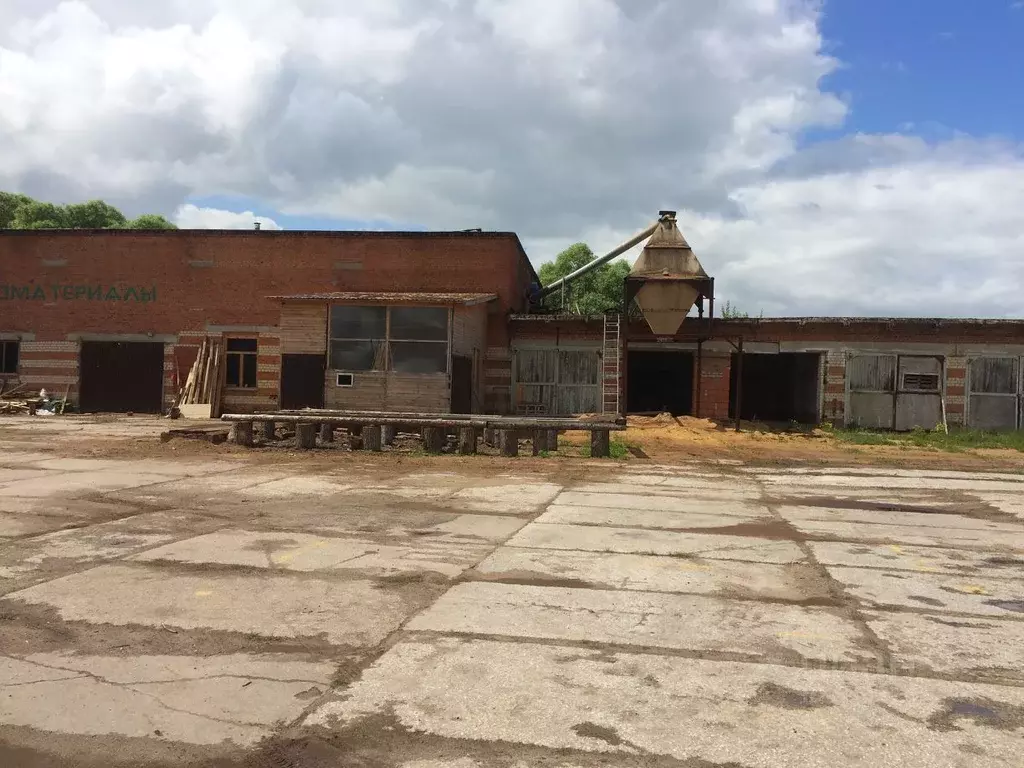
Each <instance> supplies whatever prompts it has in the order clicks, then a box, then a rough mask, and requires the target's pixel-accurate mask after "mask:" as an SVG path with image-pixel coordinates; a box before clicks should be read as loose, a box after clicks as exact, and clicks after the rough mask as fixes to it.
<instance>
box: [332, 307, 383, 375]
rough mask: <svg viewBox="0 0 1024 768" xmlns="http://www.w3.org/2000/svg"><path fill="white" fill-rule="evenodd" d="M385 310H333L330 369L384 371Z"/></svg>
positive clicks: (356, 308) (360, 308) (347, 308)
mask: <svg viewBox="0 0 1024 768" xmlns="http://www.w3.org/2000/svg"><path fill="white" fill-rule="evenodd" d="M387 327H388V322H387V308H386V307H331V368H332V369H334V370H340V371H383V370H384V361H385V358H384V349H385V341H386V337H387Z"/></svg>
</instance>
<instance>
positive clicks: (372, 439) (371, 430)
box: [363, 426, 383, 453]
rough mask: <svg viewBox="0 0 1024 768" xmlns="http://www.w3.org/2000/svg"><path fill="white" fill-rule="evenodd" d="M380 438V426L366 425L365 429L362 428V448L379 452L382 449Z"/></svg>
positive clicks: (381, 436)
mask: <svg viewBox="0 0 1024 768" xmlns="http://www.w3.org/2000/svg"><path fill="white" fill-rule="evenodd" d="M382 438H383V433H382V428H381V427H377V426H372V427H366V428H365V429H363V450H364V451H372V452H373V453H380V452H381V450H382V447H381V443H382Z"/></svg>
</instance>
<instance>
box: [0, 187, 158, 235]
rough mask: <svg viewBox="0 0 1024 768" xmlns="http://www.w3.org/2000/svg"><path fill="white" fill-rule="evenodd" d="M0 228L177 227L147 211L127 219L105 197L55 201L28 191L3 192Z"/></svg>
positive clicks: (1, 193) (0, 196)
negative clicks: (103, 198)
mask: <svg viewBox="0 0 1024 768" xmlns="http://www.w3.org/2000/svg"><path fill="white" fill-rule="evenodd" d="M0 229H177V227H176V226H174V224H172V223H171V222H170V221H168V220H167V219H165V218H164V217H163V216H160V215H158V214H153V213H146V214H143V215H142V216H139V217H138V218H137V219H133V220H132V221H128V219H127V218H126V217H125V215H124V214H123V213H121V211H119V210H118V209H117V208H115V207H114V206H112V205H110V204H108V203H105V202H103V201H102V200H90V201H89V202H87V203H73V204H71V205H66V206H65V205H55V204H53V203H44V202H41V201H39V200H33V199H32V198H31V197H28V196H27V195H20V194H16V193H13V192H0Z"/></svg>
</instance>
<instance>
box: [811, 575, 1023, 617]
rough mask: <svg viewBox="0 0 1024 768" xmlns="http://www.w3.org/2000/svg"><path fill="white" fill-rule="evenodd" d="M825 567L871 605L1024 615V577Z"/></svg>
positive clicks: (935, 611)
mask: <svg viewBox="0 0 1024 768" xmlns="http://www.w3.org/2000/svg"><path fill="white" fill-rule="evenodd" d="M826 569H827V570H828V573H829V575H830V576H831V577H832V578H833V579H835V580H836V581H837V582H838V583H839V584H841V585H842V586H843V588H844V589H845V590H846V591H847V592H848V593H849V594H851V595H853V596H854V597H856V598H857V599H858V600H860V601H862V602H864V603H866V604H868V605H871V606H897V607H903V608H915V609H917V610H919V611H930V612H934V613H945V612H950V611H952V612H956V613H969V614H976V615H979V616H996V617H999V618H1007V619H1024V580H1018V579H990V578H987V577H986V575H985V574H970V575H966V574H965V575H962V576H953V575H950V574H944V573H914V574H910V573H907V572H906V571H897V570H893V571H882V570H877V569H870V568H847V567H843V566H834V565H830V566H826ZM1022 630H1024V625H1022Z"/></svg>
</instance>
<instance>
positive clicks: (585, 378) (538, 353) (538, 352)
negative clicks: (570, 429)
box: [513, 349, 601, 416]
mask: <svg viewBox="0 0 1024 768" xmlns="http://www.w3.org/2000/svg"><path fill="white" fill-rule="evenodd" d="M514 355H515V365H514V366H513V371H514V373H515V404H516V410H517V411H518V412H519V413H527V414H534V413H536V414H547V415H551V416H569V415H573V414H578V413H597V412H598V411H600V408H601V385H600V372H601V357H600V354H599V353H598V351H597V350H560V349H518V350H516V351H515V353H514Z"/></svg>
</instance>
